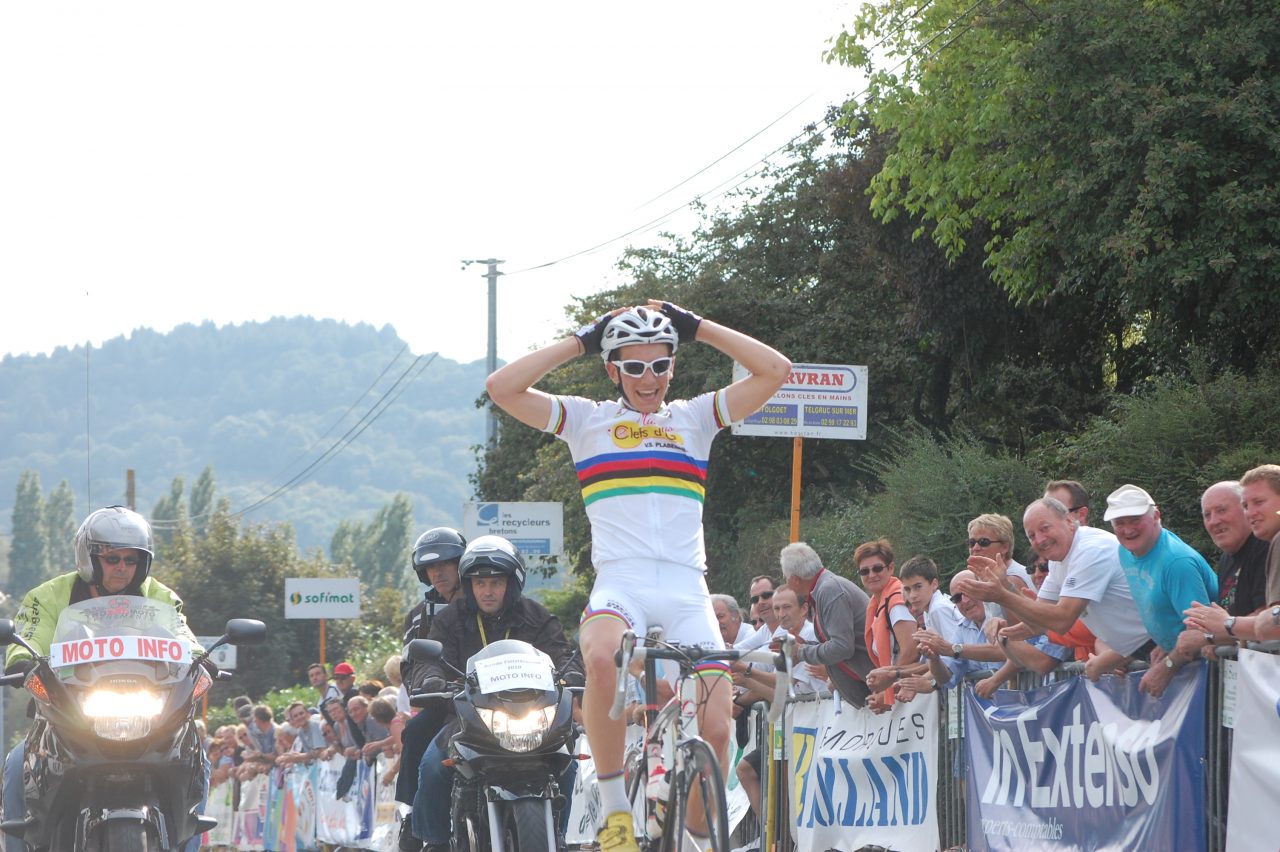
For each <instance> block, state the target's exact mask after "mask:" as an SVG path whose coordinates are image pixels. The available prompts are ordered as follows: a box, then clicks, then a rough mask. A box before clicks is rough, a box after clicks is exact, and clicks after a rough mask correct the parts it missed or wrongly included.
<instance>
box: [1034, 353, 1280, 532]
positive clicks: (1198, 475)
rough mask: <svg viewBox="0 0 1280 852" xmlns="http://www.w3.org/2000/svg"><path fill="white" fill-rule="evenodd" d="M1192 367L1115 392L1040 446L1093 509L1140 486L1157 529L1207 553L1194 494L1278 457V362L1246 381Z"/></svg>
mask: <svg viewBox="0 0 1280 852" xmlns="http://www.w3.org/2000/svg"><path fill="white" fill-rule="evenodd" d="M1192 364H1193V368H1192V372H1191V375H1190V376H1189V377H1187V378H1170V377H1164V378H1160V379H1157V380H1154V381H1153V382H1151V384H1150V385H1149V386H1148V387H1145V388H1144V389H1143V391H1142V392H1141V393H1138V394H1134V395H1131V396H1117V397H1115V398H1114V400H1113V404H1112V407H1111V410H1110V411H1108V412H1107V413H1106V414H1105V415H1103V416H1099V417H1097V418H1095V419H1094V420H1092V421H1091V422H1090V423H1089V424H1087V426H1086V427H1085V428H1084V429H1082V430H1080V431H1079V432H1078V433H1076V434H1072V435H1064V436H1062V437H1061V439H1060V440H1059V441H1058V442H1055V443H1054V444H1053V445H1051V446H1047V447H1045V448H1044V450H1043V451H1042V453H1041V454H1040V457H1041V462H1040V463H1041V465H1042V466H1044V467H1046V468H1047V469H1053V470H1057V471H1064V472H1065V473H1064V475H1066V476H1070V477H1073V478H1077V479H1079V480H1080V481H1081V482H1082V483H1083V484H1084V485H1085V486H1086V487H1088V488H1089V489H1090V491H1091V492H1092V493H1093V494H1094V495H1095V506H1100V505H1102V500H1103V498H1104V497H1105V496H1106V495H1107V494H1108V493H1110V492H1111V491H1112V490H1114V489H1115V488H1117V487H1119V486H1120V485H1122V484H1124V483H1126V482H1131V483H1133V484H1135V485H1139V486H1141V487H1143V488H1145V489H1146V490H1147V491H1148V492H1150V494H1151V496H1152V498H1153V499H1154V500H1155V501H1156V504H1157V505H1159V507H1160V513H1161V516H1162V519H1163V522H1164V525H1165V527H1166V528H1168V529H1171V530H1173V531H1174V532H1176V533H1177V534H1178V535H1179V536H1180V537H1181V538H1182V539H1183V540H1184V541H1186V542H1187V543H1188V544H1191V545H1192V546H1193V547H1195V548H1197V549H1198V550H1199V551H1200V552H1201V553H1203V554H1206V555H1209V556H1212V555H1213V554H1214V553H1215V552H1216V550H1215V548H1214V547H1213V544H1212V542H1211V541H1210V540H1209V536H1208V534H1207V533H1206V532H1205V530H1204V526H1203V524H1202V521H1201V515H1200V495H1201V494H1202V493H1203V492H1204V490H1205V489H1206V488H1208V487H1209V486H1210V485H1212V484H1213V483H1215V482H1219V481H1221V480H1229V479H1239V478H1240V476H1241V475H1242V474H1243V473H1244V472H1245V471H1246V470H1248V469H1250V468H1252V467H1255V466H1257V465H1259V464H1264V463H1274V462H1275V461H1276V447H1280V370H1278V369H1277V367H1280V365H1277V364H1275V363H1271V362H1267V363H1265V364H1264V368H1263V369H1261V370H1259V372H1258V375H1257V376H1256V377H1254V378H1246V377H1245V376H1243V375H1241V374H1239V373H1237V372H1232V371H1227V372H1223V373H1217V372H1215V371H1213V370H1212V369H1210V368H1209V367H1208V366H1207V364H1206V362H1205V360H1204V359H1193V361H1192ZM1050 466H1051V467H1050ZM1100 522H1101V521H1099V523H1100Z"/></svg>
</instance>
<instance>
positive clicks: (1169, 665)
mask: <svg viewBox="0 0 1280 852" xmlns="http://www.w3.org/2000/svg"><path fill="white" fill-rule="evenodd" d="M1164 667H1165V668H1166V669H1170V670H1173V669H1176V668H1177V666H1176V665H1175V664H1174V662H1173V654H1168V655H1166V656H1165V658H1164Z"/></svg>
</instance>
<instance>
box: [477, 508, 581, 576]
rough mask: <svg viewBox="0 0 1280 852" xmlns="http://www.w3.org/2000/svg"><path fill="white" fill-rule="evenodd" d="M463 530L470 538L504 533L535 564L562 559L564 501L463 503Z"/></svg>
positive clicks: (522, 554) (528, 560)
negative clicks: (562, 502)
mask: <svg viewBox="0 0 1280 852" xmlns="http://www.w3.org/2000/svg"><path fill="white" fill-rule="evenodd" d="M462 533H463V535H465V536H466V537H467V541H472V540H474V539H475V538H476V537H477V536H482V535H500V536H502V537H503V538H505V539H506V540H507V541H509V542H511V543H512V544H513V545H515V548H516V550H518V551H520V555H521V556H523V557H524V558H525V561H526V562H528V563H530V564H531V565H537V564H539V563H541V562H546V561H550V560H552V559H558V558H559V557H560V554H561V553H563V552H564V505H563V504H561V503H555V502H547V503H523V502H522V503H463V504H462Z"/></svg>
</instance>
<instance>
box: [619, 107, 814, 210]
mask: <svg viewBox="0 0 1280 852" xmlns="http://www.w3.org/2000/svg"><path fill="white" fill-rule="evenodd" d="M816 94H817V92H810V93H809V94H807V95H805V96H804V97H803V98H801V99H800V100H799V101H798V102H797V103H796V105H795V106H793V107H791V109H789V110H787V111H786V112H784V113H783V114H782V115H780V116H778V117H777V118H775V119H774V120H773V121H771V122H769V123H768V124H766V125H765V126H764V127H762V128H760V129H759V130H757V131H756V132H755V133H752V134H751V135H750V136H748V137H747V138H746V139H744V140H742V141H741V142H739V143H738V144H737V145H735V146H733V147H732V148H730V149H729V150H728V151H725V152H724V153H723V154H721V155H720V156H719V157H716V158H715V159H714V160H712V161H711V162H710V163H707V164H706V165H705V166H703V167H702V168H700V169H698V170H697V171H696V172H694V173H693V174H691V175H689V176H688V177H687V178H685V179H684V180H682V181H680V182H679V183H678V184H676V185H675V186H673V187H671V188H670V189H666V190H663V191H662V192H660V193H658V194H657V195H655V196H654V197H653V198H650V199H649V200H648V201H646V202H645V203H644V204H641V205H640V206H639V207H637V208H636V210H643V209H644V208H645V207H648V206H649V205H650V204H652V203H653V202H655V201H657V200H658V199H659V198H664V197H666V196H668V195H670V194H671V193H673V192H675V191H676V190H677V189H679V188H680V187H682V186H684V185H685V184H686V183H688V182H689V181H691V180H693V179H694V178H696V177H698V176H699V175H701V174H704V173H705V172H706V171H707V170H708V169H711V168H713V167H715V166H717V165H719V164H720V163H721V162H723V161H724V160H725V159H726V158H727V157H729V156H731V155H733V154H736V153H737V152H738V151H740V150H742V148H743V147H745V146H746V145H747V144H748V143H750V142H752V141H754V140H755V139H756V138H758V137H759V136H760V134H761V133H764V132H765V131H766V130H768V129H769V128H771V127H773V126H774V125H775V124H777V123H778V122H779V121H782V119H784V118H786V117H787V116H789V115H791V113H793V112H795V111H796V110H798V109H799V108H800V107H802V106H804V104H806V103H807V102H808V101H809V100H810V99H811V98H813V96H814V95H816Z"/></svg>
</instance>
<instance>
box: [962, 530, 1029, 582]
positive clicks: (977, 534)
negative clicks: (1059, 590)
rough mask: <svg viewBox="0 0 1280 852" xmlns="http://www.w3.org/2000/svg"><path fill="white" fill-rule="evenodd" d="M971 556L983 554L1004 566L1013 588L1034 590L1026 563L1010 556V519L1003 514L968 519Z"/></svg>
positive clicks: (1011, 548)
mask: <svg viewBox="0 0 1280 852" xmlns="http://www.w3.org/2000/svg"><path fill="white" fill-rule="evenodd" d="M967 544H968V546H969V555H970V556H985V557H987V558H988V559H992V560H994V561H995V563H996V564H997V565H1001V566H1003V567H1004V573H1005V576H1006V577H1008V578H1009V580H1011V581H1012V582H1013V583H1014V588H1015V589H1018V590H1019V591H1021V590H1022V589H1031V590H1033V591H1034V590H1035V586H1034V585H1032V583H1031V575H1030V574H1028V573H1027V567H1026V566H1025V565H1023V564H1022V563H1021V562H1019V561H1018V560H1016V559H1014V558H1013V522H1012V521H1010V520H1009V519H1008V518H1006V517H1005V516H1004V515H994V514H986V515H979V516H978V517H976V518H974V519H973V520H972V521H970V522H969V540H968V542H967Z"/></svg>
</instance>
